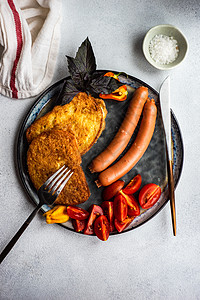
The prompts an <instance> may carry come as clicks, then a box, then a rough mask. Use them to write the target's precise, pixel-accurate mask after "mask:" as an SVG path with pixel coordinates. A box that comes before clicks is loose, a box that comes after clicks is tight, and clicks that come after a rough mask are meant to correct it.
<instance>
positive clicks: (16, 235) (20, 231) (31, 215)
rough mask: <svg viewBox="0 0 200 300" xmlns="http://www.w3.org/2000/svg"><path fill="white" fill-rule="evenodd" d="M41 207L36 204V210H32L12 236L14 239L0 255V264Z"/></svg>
mask: <svg viewBox="0 0 200 300" xmlns="http://www.w3.org/2000/svg"><path fill="white" fill-rule="evenodd" d="M41 206H42V205H41V204H38V205H37V206H36V208H35V209H34V211H33V212H32V213H31V214H30V216H29V217H28V218H27V219H26V221H25V222H24V224H23V225H22V226H21V227H20V229H19V230H18V231H17V233H16V234H15V235H14V237H13V238H12V239H11V240H10V242H9V243H8V244H7V246H6V247H5V248H4V250H3V251H2V253H1V255H0V263H1V262H2V261H3V260H4V258H5V257H6V255H7V254H8V253H9V252H10V250H11V249H12V247H13V246H14V245H15V243H16V242H17V240H18V239H19V238H20V236H21V235H22V233H23V232H24V230H25V229H26V228H27V227H28V225H29V224H30V223H31V221H32V220H33V218H34V217H35V215H36V214H37V212H38V211H39V209H40V208H41Z"/></svg>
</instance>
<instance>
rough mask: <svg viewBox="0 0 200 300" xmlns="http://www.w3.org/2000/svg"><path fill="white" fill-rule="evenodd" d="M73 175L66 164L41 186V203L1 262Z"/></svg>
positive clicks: (3, 254) (8, 245)
mask: <svg viewBox="0 0 200 300" xmlns="http://www.w3.org/2000/svg"><path fill="white" fill-rule="evenodd" d="M72 175H73V171H71V170H70V169H69V168H68V167H66V166H65V165H64V166H63V167H62V168H60V169H59V170H58V171H57V172H55V173H54V174H53V175H52V176H51V177H50V178H49V179H47V181H46V182H45V183H44V184H43V185H42V186H41V187H40V189H39V190H38V197H39V204H38V205H37V206H36V208H35V209H34V211H33V212H32V213H31V215H30V216H29V217H28V218H27V219H26V221H25V222H24V224H23V225H22V226H21V228H20V229H19V230H18V231H17V233H16V234H15V235H14V237H13V238H12V239H11V241H10V242H9V243H8V244H7V246H6V247H5V248H4V250H3V251H2V253H1V255H0V263H1V262H2V261H3V259H4V258H5V257H6V255H7V254H8V253H9V252H10V250H11V249H12V247H13V246H14V245H15V243H16V242H17V240H18V239H19V238H20V236H21V235H22V233H23V232H24V230H25V229H26V228H27V227H28V225H29V224H30V223H31V221H32V220H33V218H34V217H35V215H36V214H37V212H38V211H39V210H40V208H41V207H42V206H43V205H44V204H48V205H51V204H53V203H54V202H55V200H56V198H57V197H58V195H59V194H60V193H61V191H62V190H63V188H64V187H65V185H66V183H67V182H68V180H69V179H70V177H71V176H72Z"/></svg>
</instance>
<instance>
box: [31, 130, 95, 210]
mask: <svg viewBox="0 0 200 300" xmlns="http://www.w3.org/2000/svg"><path fill="white" fill-rule="evenodd" d="M64 164H65V165H66V166H68V167H69V168H70V169H72V170H73V171H74V174H73V175H72V177H71V178H70V179H69V181H68V183H67V184H66V186H65V188H64V189H63V191H62V192H61V194H60V195H59V197H58V198H57V200H56V204H65V205H71V204H73V205H77V204H80V203H83V202H85V201H86V200H87V199H88V198H89V196H90V191H89V187H88V184H87V182H86V178H85V174H84V172H83V170H82V168H81V166H80V164H81V156H80V153H79V150H78V145H77V141H76V138H75V136H74V133H73V131H71V130H70V129H69V128H64V129H58V128H53V129H51V130H48V131H45V132H43V133H41V134H40V135H38V136H37V137H36V138H34V139H33V141H32V142H31V144H30V146H29V149H28V153H27V165H28V172H29V175H30V178H31V180H32V182H33V184H34V186H35V188H36V189H37V190H38V189H39V188H40V186H41V185H42V184H43V183H44V182H45V181H46V180H47V179H48V178H49V177H50V176H51V175H52V174H53V173H54V172H55V171H57V170H58V169H59V168H60V167H62V166H63V165H64Z"/></svg>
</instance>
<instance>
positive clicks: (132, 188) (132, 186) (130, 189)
mask: <svg viewBox="0 0 200 300" xmlns="http://www.w3.org/2000/svg"><path fill="white" fill-rule="evenodd" d="M141 183H142V176H141V175H140V174H138V175H136V176H135V177H134V178H133V179H132V180H131V181H130V182H129V183H128V185H127V186H126V187H125V188H123V192H124V193H125V194H128V195H130V194H134V193H135V192H137V191H138V190H139V188H140V186H141Z"/></svg>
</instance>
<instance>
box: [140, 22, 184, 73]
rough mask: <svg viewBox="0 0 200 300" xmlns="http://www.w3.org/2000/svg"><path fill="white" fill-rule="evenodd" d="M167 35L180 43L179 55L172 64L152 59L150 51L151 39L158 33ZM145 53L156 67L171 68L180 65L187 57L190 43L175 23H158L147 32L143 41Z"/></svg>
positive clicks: (161, 68) (147, 58)
mask: <svg viewBox="0 0 200 300" xmlns="http://www.w3.org/2000/svg"><path fill="white" fill-rule="evenodd" d="M160 34H162V35H166V36H170V37H173V38H174V39H175V40H176V41H177V43H178V48H179V53H178V57H177V58H176V59H175V60H174V61H173V62H172V63H170V64H159V63H158V62H156V61H155V60H153V59H152V57H151V55H150V52H149V44H150V42H151V40H152V39H153V38H154V37H155V36H156V35H160ZM142 48H143V53H144V56H145V58H146V60H147V61H148V62H149V63H150V64H151V65H152V66H154V67H155V68H157V69H160V70H169V69H172V68H174V67H176V66H177V65H179V64H180V63H181V62H182V61H183V60H184V58H185V57H186V53H187V51H188V43H187V40H186V38H185V36H184V35H183V33H182V32H181V31H180V30H179V29H178V28H176V27H175V26H173V25H158V26H155V27H153V28H151V29H150V30H149V31H148V32H147V34H146V35H145V38H144V41H143V46H142Z"/></svg>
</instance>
